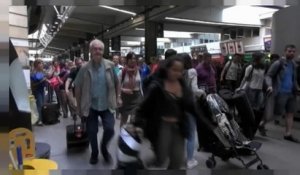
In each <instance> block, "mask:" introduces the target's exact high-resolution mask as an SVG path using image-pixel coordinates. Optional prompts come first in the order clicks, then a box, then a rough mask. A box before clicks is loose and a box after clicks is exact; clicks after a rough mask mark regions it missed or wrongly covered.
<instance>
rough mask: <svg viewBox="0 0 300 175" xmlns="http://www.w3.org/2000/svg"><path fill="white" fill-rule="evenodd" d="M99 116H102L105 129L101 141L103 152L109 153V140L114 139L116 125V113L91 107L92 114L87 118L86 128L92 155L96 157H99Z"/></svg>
mask: <svg viewBox="0 0 300 175" xmlns="http://www.w3.org/2000/svg"><path fill="white" fill-rule="evenodd" d="M99 116H100V117H101V120H102V125H103V130H104V132H103V137H102V142H101V151H102V154H108V151H107V145H108V143H109V141H110V140H111V139H112V137H113V136H114V126H115V118H114V115H113V114H112V113H111V112H110V111H109V110H105V111H96V110H93V109H90V114H89V116H88V118H87V123H86V126H87V128H86V129H87V133H88V137H89V142H90V145H91V149H92V157H94V158H95V157H98V154H99V149H98V138H97V133H98V127H99V125H98V123H99V120H98V118H99Z"/></svg>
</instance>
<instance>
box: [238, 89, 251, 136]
mask: <svg viewBox="0 0 300 175" xmlns="http://www.w3.org/2000/svg"><path fill="white" fill-rule="evenodd" d="M233 101H234V105H235V107H236V109H237V112H238V117H239V121H240V123H239V124H240V126H241V129H242V132H243V134H244V135H245V136H246V137H247V138H249V139H253V138H254V135H255V132H256V129H257V125H256V123H255V115H254V112H253V109H252V107H251V104H250V101H249V99H248V97H247V95H246V92H245V91H243V90H241V91H237V92H236V93H235V94H234V95H233Z"/></svg>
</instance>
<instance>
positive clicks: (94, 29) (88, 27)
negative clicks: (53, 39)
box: [62, 23, 102, 33]
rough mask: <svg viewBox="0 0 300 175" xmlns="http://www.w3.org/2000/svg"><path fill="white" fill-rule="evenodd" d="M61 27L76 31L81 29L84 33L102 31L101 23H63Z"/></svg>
mask: <svg viewBox="0 0 300 175" xmlns="http://www.w3.org/2000/svg"><path fill="white" fill-rule="evenodd" d="M62 29H67V30H76V31H81V32H86V33H97V32H100V31H102V26H101V25H80V24H71V23H65V25H63V27H62Z"/></svg>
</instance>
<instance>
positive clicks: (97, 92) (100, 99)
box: [91, 63, 108, 111]
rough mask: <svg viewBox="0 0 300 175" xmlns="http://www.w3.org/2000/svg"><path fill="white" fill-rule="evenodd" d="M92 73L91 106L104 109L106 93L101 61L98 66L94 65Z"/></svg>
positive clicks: (95, 108)
mask: <svg viewBox="0 0 300 175" xmlns="http://www.w3.org/2000/svg"><path fill="white" fill-rule="evenodd" d="M92 74H93V79H92V87H91V97H92V106H91V107H92V109H94V110H97V111H105V110H107V109H108V95H107V84H106V83H107V82H106V76H105V67H104V64H103V63H102V64H101V66H99V68H96V67H94V68H93V72H92Z"/></svg>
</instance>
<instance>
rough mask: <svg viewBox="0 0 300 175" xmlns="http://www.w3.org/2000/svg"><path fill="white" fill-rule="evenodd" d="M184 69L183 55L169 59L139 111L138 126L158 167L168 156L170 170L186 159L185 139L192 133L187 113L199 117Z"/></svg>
mask: <svg viewBox="0 0 300 175" xmlns="http://www.w3.org/2000/svg"><path fill="white" fill-rule="evenodd" d="M183 72H184V65H183V62H182V59H181V57H180V56H173V57H171V58H169V59H167V60H166V61H165V62H164V63H163V64H162V65H161V66H160V68H159V70H158V76H157V79H155V80H153V81H152V82H151V84H150V86H149V89H148V91H147V94H146V97H145V99H144V100H143V102H142V103H141V105H140V106H139V108H138V110H137V112H136V125H137V126H139V127H141V128H142V129H143V130H144V134H145V137H146V138H148V139H149V140H150V142H151V144H152V146H153V148H154V153H155V155H156V158H157V161H156V163H157V166H162V165H163V164H164V163H165V161H166V159H168V158H169V159H170V162H169V166H168V169H180V167H181V165H182V163H183V161H184V140H185V138H187V137H188V136H189V128H188V126H189V125H188V116H187V114H190V115H192V116H197V113H196V109H195V106H194V99H193V96H192V92H191V90H190V89H189V88H188V87H187V85H186V83H185V82H184V80H183Z"/></svg>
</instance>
